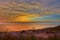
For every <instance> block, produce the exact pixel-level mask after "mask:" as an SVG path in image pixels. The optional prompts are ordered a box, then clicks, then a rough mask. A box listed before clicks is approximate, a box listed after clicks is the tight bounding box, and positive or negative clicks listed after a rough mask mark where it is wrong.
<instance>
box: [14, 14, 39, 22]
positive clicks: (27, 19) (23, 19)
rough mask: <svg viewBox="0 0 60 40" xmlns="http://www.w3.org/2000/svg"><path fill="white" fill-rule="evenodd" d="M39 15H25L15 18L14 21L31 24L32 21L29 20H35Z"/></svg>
mask: <svg viewBox="0 0 60 40" xmlns="http://www.w3.org/2000/svg"><path fill="white" fill-rule="evenodd" d="M38 16H39V15H36V14H34V15H33V14H25V15H21V16H18V17H16V19H15V20H14V21H18V22H33V20H31V18H35V17H38Z"/></svg>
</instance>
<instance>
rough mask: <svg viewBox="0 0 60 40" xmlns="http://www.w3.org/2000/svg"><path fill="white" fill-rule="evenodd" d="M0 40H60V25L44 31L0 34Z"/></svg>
mask: <svg viewBox="0 0 60 40" xmlns="http://www.w3.org/2000/svg"><path fill="white" fill-rule="evenodd" d="M0 40H60V25H59V26H56V27H51V28H45V29H42V30H40V29H38V30H27V31H14V32H0Z"/></svg>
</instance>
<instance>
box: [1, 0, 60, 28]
mask: <svg viewBox="0 0 60 40" xmlns="http://www.w3.org/2000/svg"><path fill="white" fill-rule="evenodd" d="M12 22H13V23H17V22H18V23H27V22H28V23H31V24H32V22H33V23H39V24H42V23H44V24H46V26H47V25H50V24H53V25H54V24H56V25H59V24H60V0H0V24H3V25H4V24H5V23H10V24H11V23H12ZM44 24H43V25H44ZM5 25H8V24H5ZM20 25H21V24H20ZM27 25H28V24H27ZM11 26H12V25H11ZM22 27H23V26H22ZM3 28H5V27H3ZM10 28H11V27H10ZM23 28H24V27H23ZM26 28H27V29H29V28H28V27H26ZM37 28H38V27H37ZM39 28H40V29H41V27H39ZM7 29H8V28H7ZM20 29H21V28H20Z"/></svg>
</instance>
